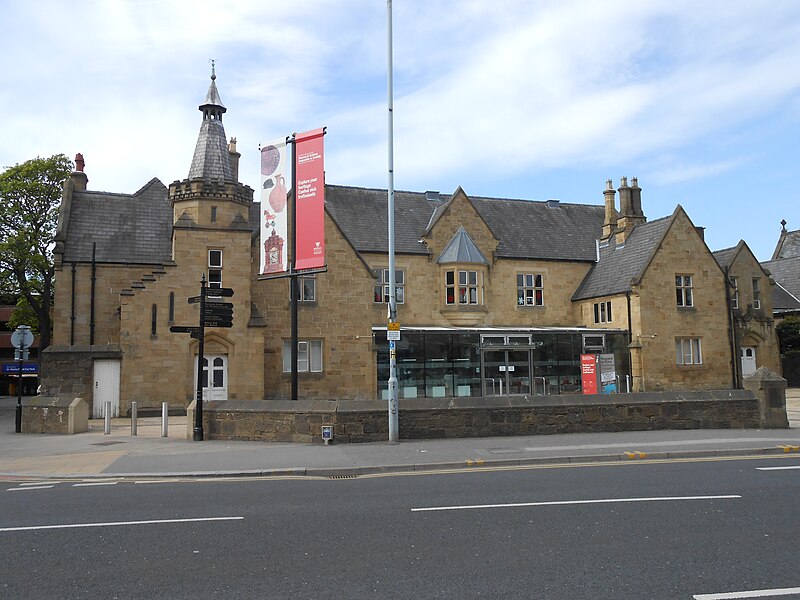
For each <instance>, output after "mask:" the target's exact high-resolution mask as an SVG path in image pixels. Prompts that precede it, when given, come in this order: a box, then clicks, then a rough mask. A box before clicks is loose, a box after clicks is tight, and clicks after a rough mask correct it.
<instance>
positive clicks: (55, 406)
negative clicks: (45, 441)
mask: <svg viewBox="0 0 800 600" xmlns="http://www.w3.org/2000/svg"><path fill="white" fill-rule="evenodd" d="M20 429H21V431H22V433H60V434H69V435H72V434H73V433H83V432H84V431H89V405H88V404H86V402H85V401H84V400H83V399H82V398H73V399H72V400H65V399H63V398H46V397H42V396H37V397H36V398H30V399H29V400H26V401H25V402H24V403H23V405H22V426H21V427H20Z"/></svg>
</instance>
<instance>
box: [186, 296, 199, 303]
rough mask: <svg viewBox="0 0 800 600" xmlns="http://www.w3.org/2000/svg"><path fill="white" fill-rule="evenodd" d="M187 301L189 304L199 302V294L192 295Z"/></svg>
mask: <svg viewBox="0 0 800 600" xmlns="http://www.w3.org/2000/svg"><path fill="white" fill-rule="evenodd" d="M188 302H189V304H200V296H192V297H191V298H189V300H188Z"/></svg>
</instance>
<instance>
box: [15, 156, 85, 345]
mask: <svg viewBox="0 0 800 600" xmlns="http://www.w3.org/2000/svg"><path fill="white" fill-rule="evenodd" d="M72 168H73V165H72V161H70V160H69V159H68V158H67V157H66V156H64V155H63V154H55V155H53V156H51V157H50V158H38V157H37V158H34V159H31V160H28V161H25V162H24V163H22V164H17V165H15V166H13V167H8V168H7V169H6V170H5V171H3V172H2V173H0V282H2V283H3V287H5V288H7V289H9V288H10V289H11V290H12V291H13V292H15V293H16V294H18V295H19V296H20V297H21V298H24V299H25V300H26V301H27V303H28V305H29V306H30V308H31V309H32V310H33V312H34V313H35V315H36V319H37V321H38V329H39V333H40V338H39V340H40V341H39V346H40V348H41V349H44V348H46V347H47V346H49V345H50V332H51V323H50V307H51V304H52V300H53V273H54V268H53V245H54V238H55V234H56V226H57V224H58V207H59V203H60V200H61V190H62V185H63V182H64V180H65V179H66V178H67V177H68V176H69V174H70V173H71V172H72Z"/></svg>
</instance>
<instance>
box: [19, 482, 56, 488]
mask: <svg viewBox="0 0 800 600" xmlns="http://www.w3.org/2000/svg"><path fill="white" fill-rule="evenodd" d="M51 483H52V485H55V484H56V483H59V482H58V481H53V482H51ZM18 485H19V486H20V487H22V486H23V485H35V486H41V485H50V484H48V483H45V482H44V481H26V482H24V483H20V484H18Z"/></svg>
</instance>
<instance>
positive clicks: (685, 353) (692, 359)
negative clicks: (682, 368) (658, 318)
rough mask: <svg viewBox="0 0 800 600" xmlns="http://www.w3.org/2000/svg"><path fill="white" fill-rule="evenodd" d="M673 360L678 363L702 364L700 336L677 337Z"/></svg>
mask: <svg viewBox="0 0 800 600" xmlns="http://www.w3.org/2000/svg"><path fill="white" fill-rule="evenodd" d="M675 362H676V364H679V365H702V364H703V351H702V344H701V343H700V338H677V339H676V340H675Z"/></svg>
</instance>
